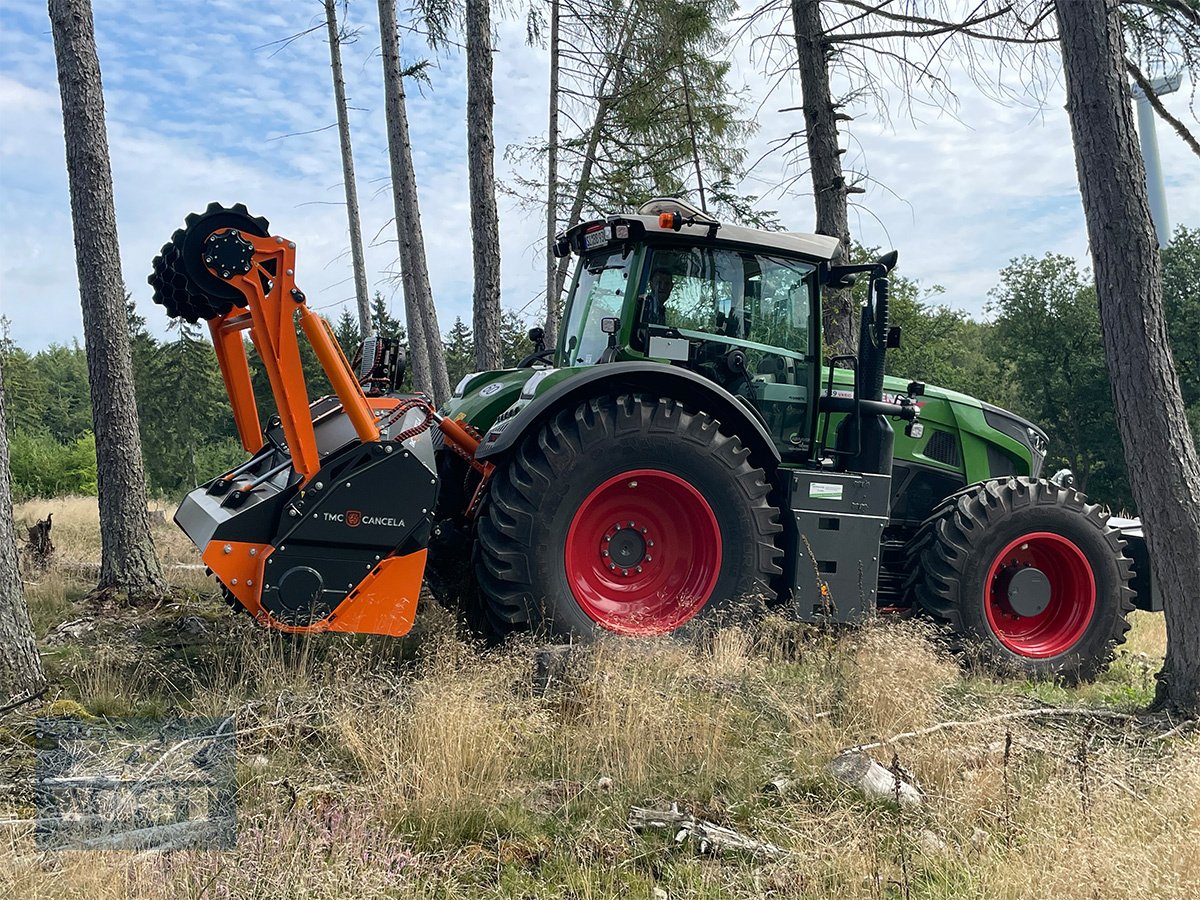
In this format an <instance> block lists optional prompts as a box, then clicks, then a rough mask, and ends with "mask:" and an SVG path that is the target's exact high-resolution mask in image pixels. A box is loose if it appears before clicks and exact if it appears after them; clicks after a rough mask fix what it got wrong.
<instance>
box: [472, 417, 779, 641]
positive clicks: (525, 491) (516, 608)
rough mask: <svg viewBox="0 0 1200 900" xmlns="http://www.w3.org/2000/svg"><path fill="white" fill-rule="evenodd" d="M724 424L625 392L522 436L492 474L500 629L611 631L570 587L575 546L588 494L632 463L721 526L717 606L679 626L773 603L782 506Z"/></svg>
mask: <svg viewBox="0 0 1200 900" xmlns="http://www.w3.org/2000/svg"><path fill="white" fill-rule="evenodd" d="M749 457H750V452H749V450H747V449H746V448H745V447H744V446H743V445H742V442H741V441H740V440H739V439H738V438H737V437H736V436H734V435H727V434H723V433H722V432H721V431H720V429H719V425H718V423H717V421H716V420H715V419H714V418H713V417H712V416H710V415H708V414H707V413H704V412H694V411H689V410H687V409H685V408H684V407H683V406H681V405H680V404H678V403H677V402H675V401H674V400H670V399H665V398H664V399H659V398H655V397H647V396H641V395H631V394H625V395H622V396H620V397H601V398H597V399H593V400H589V401H588V402H585V403H583V404H581V405H579V406H578V407H575V408H572V409H566V410H563V411H562V412H560V413H558V414H557V415H556V416H554V418H552V419H551V420H550V421H549V422H547V423H546V424H545V425H544V426H543V427H542V428H541V429H540V430H539V431H538V432H536V433H533V434H531V435H529V436H527V437H526V438H525V439H524V441H522V442H521V443H520V444H519V445H518V447H517V449H516V451H515V452H514V453H513V455H512V456H511V457H510V459H509V460H508V461H507V463H506V464H505V465H504V466H503V467H502V468H501V469H499V470H498V471H497V472H496V474H495V475H494V476H493V478H492V482H491V485H490V487H489V494H488V499H487V502H486V506H485V509H484V510H483V512H482V514H481V516H480V518H479V522H478V532H477V541H476V549H475V572H476V578H477V580H478V583H479V586H480V589H481V593H482V595H483V598H484V606H485V611H486V613H487V616H488V619H489V622H490V624H491V626H492V627H493V628H494V629H496V630H497V631H500V632H502V633H503V632H511V631H516V630H522V629H524V628H533V629H534V630H542V631H546V632H549V633H550V634H552V635H554V636H557V637H572V638H581V639H589V638H595V637H598V636H599V635H601V634H603V633H604V629H603V628H602V627H601V626H600V625H598V624H597V623H596V622H595V621H594V620H593V619H592V618H590V617H589V616H588V615H587V613H586V612H585V611H584V609H583V608H582V607H581V606H580V604H579V603H578V601H577V600H576V599H575V596H574V594H573V593H572V591H571V587H570V585H569V583H568V579H567V572H566V562H565V546H566V540H567V532H568V529H569V527H570V524H571V522H572V519H573V517H574V515H575V513H576V511H577V510H578V508H579V507H580V505H581V504H582V503H583V501H584V498H586V497H588V496H589V494H591V492H592V491H593V490H594V489H595V488H596V487H597V486H598V485H601V484H603V483H604V482H605V481H607V480H608V479H610V478H612V477H613V476H615V475H618V474H620V473H622V472H626V471H630V470H632V469H655V470H661V471H664V472H667V473H670V474H671V475H674V476H677V477H678V478H681V479H684V480H686V481H687V482H688V483H689V484H690V485H691V486H692V487H693V488H695V489H696V490H697V491H699V493H700V494H701V495H702V496H703V497H704V500H705V501H706V502H707V503H708V504H709V506H710V507H711V508H712V510H713V512H714V514H715V516H716V520H717V522H718V524H719V528H720V534H721V541H722V546H723V548H725V549H724V551H723V553H722V559H721V569H720V573H719V575H718V577H717V581H716V585H715V587H714V589H713V591H712V593H711V594H710V599H709V601H708V602H707V603H706V604H705V606H704V607H702V608H701V609H700V610H699V611H698V612H697V614H696V615H695V616H694V617H693V618H692V619H691V620H690V621H689V622H687V623H686V624H684V625H683V626H682V628H680V629H677V631H690V630H691V629H692V628H693V627H695V626H696V625H699V624H700V623H703V622H707V621H711V620H712V619H713V618H714V617H715V616H717V615H718V613H719V612H720V611H722V610H729V609H731V608H733V607H735V606H737V605H738V604H739V602H740V601H742V602H753V601H754V600H755V599H757V600H759V601H761V600H764V599H773V598H774V596H775V593H776V592H775V589H774V588H773V587H772V580H773V579H775V578H776V577H777V576H778V575H779V574H780V572H781V569H780V565H779V563H780V557H781V556H782V553H781V551H780V550H779V548H778V547H777V546H776V537H777V535H778V534H779V533H780V532H781V531H782V527H781V526H780V524H779V514H778V511H777V510H776V509H775V508H774V507H772V506H771V505H770V503H769V502H768V493H769V491H770V487H769V485H768V483H767V479H766V475H765V473H764V472H763V470H762V469H759V468H757V467H756V466H754V465H752V464H751V463H750V460H749Z"/></svg>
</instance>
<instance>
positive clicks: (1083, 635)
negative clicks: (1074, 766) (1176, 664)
mask: <svg viewBox="0 0 1200 900" xmlns="http://www.w3.org/2000/svg"><path fill="white" fill-rule="evenodd" d="M1108 518H1109V514H1108V512H1107V511H1105V510H1104V509H1103V508H1101V507H1100V506H1097V505H1095V504H1089V503H1088V502H1087V498H1086V497H1085V496H1084V495H1083V494H1081V493H1079V492H1078V491H1075V490H1072V489H1070V488H1063V487H1059V486H1057V485H1055V484H1051V483H1050V482H1048V481H1044V480H1038V479H1032V478H1025V477H1021V478H1007V479H1002V480H996V481H988V482H984V483H983V484H978V485H973V486H971V487H969V488H967V489H966V490H963V491H960V492H958V493H957V494H955V495H953V496H952V497H949V498H947V499H946V500H945V501H944V502H943V503H942V505H941V506H940V507H939V508H938V509H936V510H935V511H934V513H933V514H932V515H931V516H930V517H929V518H928V519H927V520H926V521H925V522H924V524H923V525H922V526H921V528H920V530H919V531H918V533H917V535H916V536H915V537H914V539H913V541H912V543H911V544H910V551H909V571H910V575H909V582H908V583H909V586H910V587H911V588H912V590H913V593H914V595H915V600H916V602H917V604H918V605H919V606H920V607H921V608H922V609H923V610H924V611H925V612H927V613H929V614H930V615H931V616H932V617H933V618H934V619H936V620H938V621H940V622H942V623H943V624H944V625H946V626H947V627H948V629H949V630H950V632H951V633H952V634H953V636H954V641H955V643H956V644H957V645H958V647H959V649H962V650H966V651H968V653H970V652H971V651H981V653H982V656H983V657H984V658H985V659H986V660H987V661H988V662H990V663H992V664H993V665H994V666H996V667H998V668H1000V669H1002V670H1005V671H1010V672H1011V671H1014V670H1015V671H1017V672H1019V673H1022V674H1025V675H1027V676H1031V677H1039V678H1045V677H1053V678H1060V679H1062V680H1064V681H1068V682H1077V681H1085V680H1089V679H1092V678H1095V677H1096V675H1098V674H1099V673H1100V672H1101V671H1103V669H1104V668H1105V667H1106V666H1107V665H1108V663H1109V661H1110V660H1111V659H1112V656H1113V653H1114V650H1115V648H1116V647H1117V645H1118V644H1121V643H1124V641H1125V633H1126V632H1127V631H1128V630H1129V623H1128V622H1127V621H1126V616H1127V615H1128V614H1129V612H1131V611H1132V610H1133V596H1134V594H1133V591H1132V589H1131V588H1130V587H1129V582H1130V579H1131V578H1132V575H1133V570H1132V563H1131V562H1130V560H1129V559H1128V558H1127V557H1126V556H1125V555H1124V553H1122V547H1124V543H1123V542H1122V541H1121V536H1120V533H1119V532H1118V531H1117V529H1116V528H1113V527H1112V526H1110V525H1109V524H1108ZM1021 573H1023V574H1021Z"/></svg>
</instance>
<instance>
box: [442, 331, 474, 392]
mask: <svg viewBox="0 0 1200 900" xmlns="http://www.w3.org/2000/svg"><path fill="white" fill-rule="evenodd" d="M445 346H446V374H447V375H448V376H449V378H450V384H451V386H453V385H456V384H458V383H459V382H460V381H462V378H463V376H464V375H467V374H469V373H471V372H475V371H478V369H477V367H476V365H475V341H474V340H473V339H472V335H471V329H470V328H469V327H468V326H467V323H466V322H464V321H463V320H462V316H455V318H454V325H453V326H452V327H451V329H450V332H449V333H448V334H447V335H446V340H445Z"/></svg>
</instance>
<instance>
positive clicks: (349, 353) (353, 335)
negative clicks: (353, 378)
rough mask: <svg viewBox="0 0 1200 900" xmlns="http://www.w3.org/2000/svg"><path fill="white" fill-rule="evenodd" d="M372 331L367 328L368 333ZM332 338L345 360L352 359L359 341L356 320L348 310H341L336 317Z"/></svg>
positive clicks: (368, 320)
mask: <svg viewBox="0 0 1200 900" xmlns="http://www.w3.org/2000/svg"><path fill="white" fill-rule="evenodd" d="M367 322H368V324H370V306H369V305H368V319H367ZM371 330H372V329H371V328H368V329H367V332H368V334H369V333H370V331H371ZM333 336H334V337H335V338H337V342H338V344H340V345H341V348H342V352H343V353H345V354H346V359H354V354H356V353H357V352H358V345H359V343H360V341H361V338H360V336H359V323H358V319H357V318H356V317H355V316H354V315H353V314H352V313H351V312H350V310H348V309H343V310H342V314H341V315H340V316H338V320H337V324H336V325H334V327H333Z"/></svg>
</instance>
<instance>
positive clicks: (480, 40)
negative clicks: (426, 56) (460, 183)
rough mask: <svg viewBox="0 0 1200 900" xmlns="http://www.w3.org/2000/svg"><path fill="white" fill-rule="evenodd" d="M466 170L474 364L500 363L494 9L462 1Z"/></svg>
mask: <svg viewBox="0 0 1200 900" xmlns="http://www.w3.org/2000/svg"><path fill="white" fill-rule="evenodd" d="M466 18H467V22H466V25H467V170H468V172H469V173H470V175H469V179H468V180H469V182H470V190H471V261H472V264H473V266H474V270H475V293H474V297H473V300H472V331H473V332H474V336H475V366H476V368H478V369H479V370H480V371H488V370H491V369H499V368H500V367H501V366H503V365H504V349H503V346H502V344H501V341H500V217H499V213H498V212H497V211H496V171H495V155H496V140H495V137H494V135H493V133H492V116H493V109H494V107H495V96H494V94H493V91H492V10H491V3H490V0H466Z"/></svg>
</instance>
